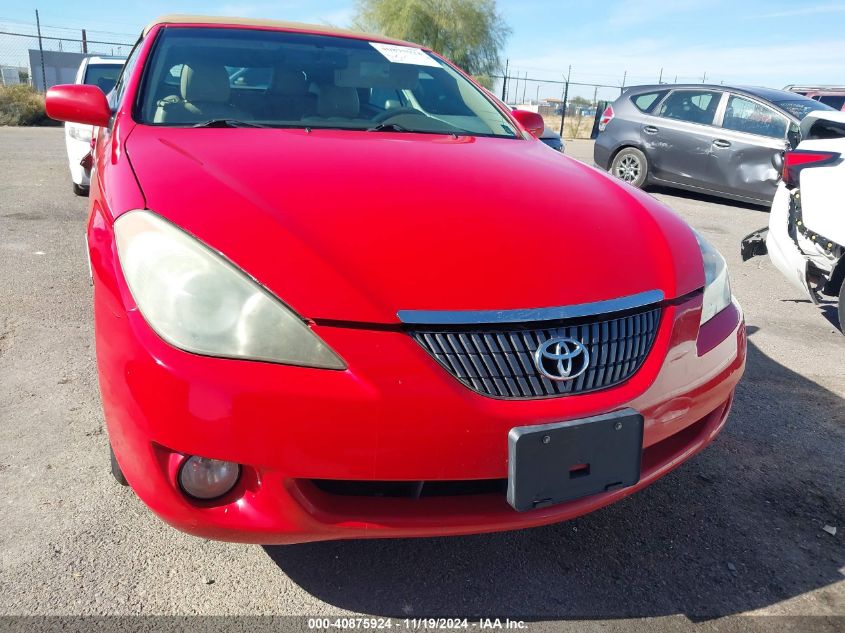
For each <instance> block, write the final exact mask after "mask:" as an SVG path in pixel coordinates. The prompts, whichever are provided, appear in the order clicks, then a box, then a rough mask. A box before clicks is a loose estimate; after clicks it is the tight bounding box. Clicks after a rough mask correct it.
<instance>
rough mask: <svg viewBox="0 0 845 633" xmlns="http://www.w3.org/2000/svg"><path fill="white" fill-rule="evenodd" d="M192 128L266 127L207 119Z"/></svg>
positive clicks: (243, 122)
mask: <svg viewBox="0 0 845 633" xmlns="http://www.w3.org/2000/svg"><path fill="white" fill-rule="evenodd" d="M194 127H267V126H266V125H261V124H260V123H250V122H249V121H240V120H238V119H209V120H208V121H203V122H202V123H197V124H196V125H194Z"/></svg>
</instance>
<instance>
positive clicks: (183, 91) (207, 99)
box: [153, 62, 248, 123]
mask: <svg viewBox="0 0 845 633" xmlns="http://www.w3.org/2000/svg"><path fill="white" fill-rule="evenodd" d="M179 93H180V94H179V96H176V95H172V96H169V97H165V98H164V99H161V100H160V101H159V102H158V104H157V107H156V112H155V116H154V119H153V120H154V121H155V122H156V123H202V122H204V121H209V120H211V119H244V118H248V117H247V116H246V115H245V114H244V112H243V111H241V110H239V109H238V108H236V107H235V106H233V105H232V104H231V103H229V98H230V96H231V89H230V87H229V75H228V73H227V72H226V69H225V68H224V67H223V66H218V65H215V64H209V63H207V62H191V63H187V64H184V65H183V66H182V74H181V80H180V84H179Z"/></svg>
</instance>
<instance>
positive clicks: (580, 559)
mask: <svg viewBox="0 0 845 633" xmlns="http://www.w3.org/2000/svg"><path fill="white" fill-rule="evenodd" d="M751 330H753V328H752V329H751ZM748 351H749V354H748V369H747V373H746V376H745V378H744V379H743V381H742V382H741V383H740V385H739V387H738V389H737V394H736V399H735V402H734V406H733V412H732V414H731V417H730V420H729V422H728V425H727V426H726V428H725V430H724V431H723V432H722V434H721V435H720V436H719V438H717V440H716V441H715V442H714V443H713V444H712V445H711V446H710V447H709V448H707V449H706V450H705V451H703V452H702V453H700V454H699V455H698V456H696V457H695V458H693V459H692V460H691V461H690V462H688V463H686V464H684V465H682V466H681V467H680V468H678V469H677V470H675V471H674V472H672V473H670V474H669V475H667V476H666V477H664V478H663V479H661V480H660V481H658V482H656V483H655V484H654V485H652V486H650V487H649V488H647V489H646V490H644V491H642V492H640V493H638V494H635V495H632V496H631V497H628V498H627V499H625V500H623V501H621V502H619V503H617V504H615V505H612V506H610V507H607V508H604V509H602V510H600V511H598V512H595V513H593V514H590V515H587V516H584V517H581V518H579V519H576V520H572V521H568V522H566V523H562V524H558V525H554V526H548V527H543V528H536V529H532V530H524V531H518V532H506V533H499V534H488V535H480V536H472V537H453V538H426V539H401V540H366V541H345V542H343V541H341V542H328V543H312V544H306V545H295V546H281V547H266V548H265V549H266V552H267V554H268V555H269V556H270V557H271V558H272V560H273V561H274V562H275V563H276V564H277V565H278V566H279V568H280V569H281V571H283V572H284V573H285V574H287V576H288V577H289V578H290V579H292V580H293V581H294V582H296V583H297V584H299V586H300V587H302V588H303V589H304V590H306V591H307V592H309V593H310V594H312V595H313V596H315V597H317V598H319V599H320V600H323V601H325V602H327V603H329V604H331V605H334V606H336V607H339V608H342V609H348V610H350V611H354V612H361V613H366V614H372V615H380V616H393V617H409V616H418V617H423V616H441V617H473V616H484V617H488V616H490V617H492V616H499V617H508V616H509V617H511V618H522V619H570V618H608V617H610V618H614V617H645V616H660V615H674V614H684V615H686V616H688V617H689V618H691V619H707V618H714V617H720V616H724V615H730V614H736V613H742V612H746V611H749V610H754V609H760V608H763V607H767V606H770V605H773V604H775V603H777V602H780V601H783V600H787V599H789V598H794V597H796V596H801V595H802V594H805V593H807V592H809V591H813V590H816V589H821V588H824V587H827V586H829V585H831V584H832V583H836V582H837V581H841V580H842V579H843V574H842V573H841V572H840V569H841V568H843V567H845V540H844V539H843V538H842V533H843V530H845V516H843V512H845V511H844V510H843V508H845V499H843V487H842V484H841V475H842V461H841V450H842V448H841V447H842V446H843V441H845V429H843V426H842V424H841V421H842V420H843V419H845V402H843V399H842V398H841V397H840V396H838V395H837V394H835V393H833V392H831V391H829V390H827V389H825V388H824V387H821V386H820V385H818V384H816V383H815V382H813V381H811V380H808V379H807V378H804V377H803V376H801V375H799V374H796V373H795V372H793V371H791V370H790V369H788V368H787V367H784V366H783V365H780V364H778V363H777V362H775V361H773V360H772V359H770V358H769V357H768V356H766V355H765V354H763V353H762V352H760V350H758V349H757V347H756V346H755V345H754V344H753V343H750V344H749V350H748ZM825 525H830V526H838V530H839V535H838V536H831V535H830V534H828V533H827V532H825V531H824V530H823V529H822V528H823V527H824V526H825ZM824 599H825V597H822V598H821V600H824ZM827 599H829V600H830V601H831V602H830V604H831V605H832V600H833V598H832V597H831V596H827Z"/></svg>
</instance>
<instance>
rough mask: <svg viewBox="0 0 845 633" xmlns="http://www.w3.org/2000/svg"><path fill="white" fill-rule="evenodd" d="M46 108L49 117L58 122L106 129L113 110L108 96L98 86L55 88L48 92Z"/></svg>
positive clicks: (73, 85)
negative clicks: (107, 98)
mask: <svg viewBox="0 0 845 633" xmlns="http://www.w3.org/2000/svg"><path fill="white" fill-rule="evenodd" d="M45 106H46V110H47V116H49V117H50V118H51V119H56V120H57V121H69V122H71V123H82V124H83V125H93V126H95V127H105V126H107V125H108V124H109V119H110V118H111V108H110V107H109V102H108V101H107V100H106V95H104V94H103V91H102V90H100V89H99V88H98V87H97V86H88V85H85V84H66V85H60V86H53V87H52V88H50V89H49V90H48V91H47V97H46V99H45Z"/></svg>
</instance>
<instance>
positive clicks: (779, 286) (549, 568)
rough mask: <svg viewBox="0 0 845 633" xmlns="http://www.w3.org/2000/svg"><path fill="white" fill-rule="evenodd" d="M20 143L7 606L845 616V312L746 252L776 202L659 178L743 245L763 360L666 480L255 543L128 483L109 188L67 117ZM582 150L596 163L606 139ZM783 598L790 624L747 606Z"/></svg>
mask: <svg viewBox="0 0 845 633" xmlns="http://www.w3.org/2000/svg"><path fill="white" fill-rule="evenodd" d="M0 148H2V151H0V173H1V174H3V178H2V181H0V504H2V509H3V511H2V514H0V616H2V615H6V616H11V615H17V616H20V615H53V616H55V615H67V616H75V615H105V616H114V615H199V614H202V615H241V616H245V615H307V616H318V615H338V614H367V615H373V616H394V617H397V618H406V617H410V618H413V617H417V618H419V617H427V616H443V617H469V618H472V617H477V616H490V617H493V616H499V617H502V618H504V617H510V618H512V619H514V618H517V619H527V620H531V621H548V622H549V624H546V625H541V624H534V625H532V626H534V627H535V628H537V629H540V628H543V627H544V626H545V627H551V628H549V630H573V631H575V630H577V631H584V630H601V631H617V630H618V631H622V630H626V631H627V630H643V631H646V630H685V629H687V628H690V627H694V628H700V629H708V630H720V631H741V630H742V631H744V630H758V629H759V630H763V628H761V627H768V626H777V627H778V628H780V629H783V630H795V631H804V630H821V631H843V630H845V582H844V581H843V573H845V492H843V480H844V479H845V467H844V466H843V463H845V462H844V461H843V454H844V453H843V442H845V405H843V396H845V363H843V358H845V336H843V335H842V334H841V333H840V332H839V331H838V330H837V328H836V327H835V321H836V317H835V312H836V311H835V309H834V306H833V305H832V304H828V305H824V306H821V307H819V306H815V305H813V304H811V303H810V302H809V301H808V300H807V299H806V298H804V297H802V296H801V295H800V293H799V292H798V291H797V290H795V289H793V288H792V287H791V286H790V285H789V284H788V283H787V282H786V280H785V279H783V278H782V277H781V276H780V275H779V274H778V273H777V271H775V269H774V267H773V266H772V265H771V264H770V262H769V261H768V259H767V258H758V259H754V260H752V261H750V262H747V263H743V262H742V261H741V260H740V258H739V242H740V239H741V238H742V237H743V236H744V235H746V234H748V233H750V232H751V231H752V230H754V229H757V228H760V227H762V226H764V225H766V224H767V223H768V213H767V211H766V210H765V209H761V208H757V207H752V206H746V205H741V204H735V203H731V202H726V201H722V200H718V199H715V198H709V197H704V196H698V195H693V194H687V193H682V192H671V191H668V190H662V189H661V190H652V191H651V193H653V194H654V195H655V196H656V197H657V198H658V199H660V200H661V201H663V202H664V203H665V204H667V205H668V206H670V207H671V208H673V209H674V210H675V211H677V212H678V213H679V214H680V215H681V216H683V217H684V218H685V219H686V220H687V221H689V222H690V223H691V224H692V225H693V226H695V227H696V228H697V229H698V230H699V231H701V232H702V233H703V234H704V235H705V236H706V237H707V238H708V239H709V240H711V241H712V242H713V243H714V244H715V245H716V246H717V247H718V248H719V249H720V250H721V251H722V253H724V255H725V257H726V259H727V261H728V265H729V269H730V272H731V278H732V282H733V290H734V294H735V295H736V296H737V298H738V299H739V301H740V303H741V304H742V306H743V309H744V310H745V316H746V320H747V323H748V331H749V356H748V369H747V373H746V376H745V378H744V379H743V381H742V382H741V383H740V386H739V388H738V391H737V397H736V400H735V403H734V407H733V413H732V414H731V417H730V420H729V422H728V425H727V427H726V428H725V430H724V431H723V433H722V434H721V435H720V436H719V438H718V439H717V440H716V441H715V442H714V444H713V445H711V446H710V447H709V448H708V449H706V450H705V451H704V452H702V453H701V454H700V455H698V456H697V457H695V458H693V459H692V460H691V461H690V462H688V463H686V464H685V465H683V466H682V467H680V468H679V469H677V470H676V471H674V472H672V473H671V474H669V475H668V476H666V477H665V478H663V479H661V480H660V481H658V482H657V483H656V484H654V485H653V486H651V487H650V488H648V489H646V490H644V491H642V492H640V493H638V494H635V495H633V496H631V497H628V498H626V499H625V500H623V501H622V502H620V503H617V504H615V505H613V506H610V507H608V508H605V509H602V510H600V511H598V512H595V513H593V514H591V515H588V516H585V517H582V518H580V519H577V520H574V521H569V522H567V523H563V524H559V525H555V526H549V527H543V528H537V529H532V530H526V531H520V532H507V533H500V534H490V535H483V536H472V537H460V538H440V539H419V540H392V541H353V542H333V543H318V544H309V545H298V546H287V547H259V546H248V545H233V544H228V543H219V542H212V541H206V540H202V539H199V538H195V537H191V536H187V535H184V534H181V533H179V532H177V531H175V530H173V529H171V528H170V527H168V526H166V525H165V524H164V523H162V522H161V521H160V520H159V519H157V518H156V517H155V516H154V515H153V514H152V513H151V512H149V511H148V510H147V509H146V508H145V507H144V506H143V504H142V503H141V502H140V501H139V500H138V499H137V498H136V497H135V496H134V495H133V494H132V492H131V490H129V489H127V488H122V487H120V486H118V485H116V484H115V482H114V481H113V479H112V478H111V475H110V474H109V471H108V452H107V446H108V444H107V438H106V435H105V428H104V424H103V417H102V412H101V409H100V402H99V394H98V387H97V377H96V370H95V365H94V349H93V332H92V316H91V287H90V286H89V282H88V271H87V264H86V257H85V243H84V229H85V221H86V214H87V204H88V201H87V199H84V198H77V197H75V196H74V195H73V193H72V192H71V184H70V178H69V173H68V169H67V159H66V155H65V152H64V146H63V138H62V131H61V129H60V128H37V129H15V128H0ZM550 151H551V150H550ZM567 151H568V153H570V154H571V155H573V156H575V157H576V158H580V159H584V160H586V161H587V162H591V152H592V149H591V144H590V143H589V142H588V141H570V142H569V143H568V144H567ZM597 256H601V254H600V253H597ZM825 526H828V527H829V528H832V527H836V528H837V531H836V534H835V535H834V534H830V533H829V531H832V530H828V531H825V529H824V528H825ZM761 614H765V615H771V616H781V617H779V618H776V619H767V618H759V617H747V616H749V615H761ZM787 616H789V617H787ZM9 622H18V621H16V620H3V619H2V618H0V629H2V628H3V626H4V623H6V624H8V623H9ZM32 622H35V621H30V623H32ZM149 622H153V621H149ZM155 622H159V623H162V622H164V620H156V621H155ZM218 622H219V623H227V625H233V626H241V625H242V627H243V628H244V629H245V630H247V629H249V630H254V625H255V623H253V624H252V625H249V624H247V623H246V621H244V620H237V619H228V620H221V621H218ZM279 622H289V621H287V620H282V621H279ZM238 623H241V625H238ZM300 624H301V622H300ZM303 627H304V625H303Z"/></svg>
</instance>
